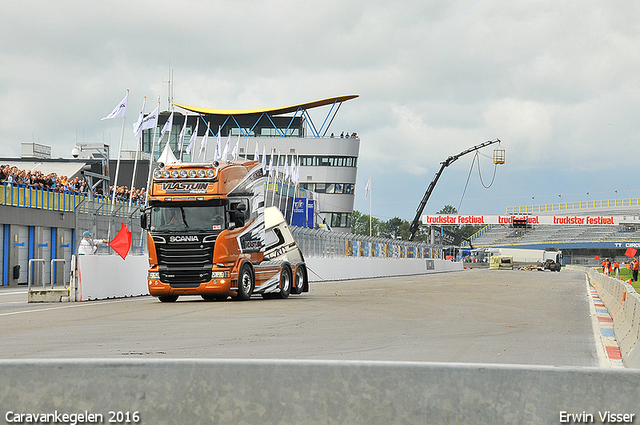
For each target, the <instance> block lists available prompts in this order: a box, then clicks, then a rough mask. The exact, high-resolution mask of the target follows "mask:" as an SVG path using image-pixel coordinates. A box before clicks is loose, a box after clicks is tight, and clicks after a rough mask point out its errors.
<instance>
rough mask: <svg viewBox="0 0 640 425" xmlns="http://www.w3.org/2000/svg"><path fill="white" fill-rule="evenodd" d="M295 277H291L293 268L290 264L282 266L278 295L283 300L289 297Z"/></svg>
mask: <svg viewBox="0 0 640 425" xmlns="http://www.w3.org/2000/svg"><path fill="white" fill-rule="evenodd" d="M292 280H293V279H292V278H291V269H290V268H289V267H288V266H285V267H283V268H282V272H281V273H280V292H279V293H278V296H279V297H280V298H282V299H283V300H286V299H287V298H289V294H290V293H291V286H292V285H293V281H292Z"/></svg>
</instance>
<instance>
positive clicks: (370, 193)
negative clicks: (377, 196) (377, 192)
mask: <svg viewBox="0 0 640 425" xmlns="http://www.w3.org/2000/svg"><path fill="white" fill-rule="evenodd" d="M369 181H371V176H369ZM372 193H373V191H372V190H371V185H369V236H371V198H372V197H373V196H372Z"/></svg>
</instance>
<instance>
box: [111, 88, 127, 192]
mask: <svg viewBox="0 0 640 425" xmlns="http://www.w3.org/2000/svg"><path fill="white" fill-rule="evenodd" d="M128 96H129V89H127V97H128ZM126 120H127V116H126V115H125V116H124V117H122V130H121V131H120V145H119V146H118V161H117V162H116V175H115V177H114V179H113V186H114V191H113V197H112V198H111V203H112V204H115V202H116V191H115V187H116V186H117V184H118V172H119V171H120V153H121V152H122V139H124V123H125V121H126Z"/></svg>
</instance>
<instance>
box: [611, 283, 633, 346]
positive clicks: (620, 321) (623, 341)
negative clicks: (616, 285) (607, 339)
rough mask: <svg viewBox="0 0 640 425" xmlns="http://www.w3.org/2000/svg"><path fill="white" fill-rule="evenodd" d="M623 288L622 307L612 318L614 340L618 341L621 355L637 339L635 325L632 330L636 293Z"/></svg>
mask: <svg viewBox="0 0 640 425" xmlns="http://www.w3.org/2000/svg"><path fill="white" fill-rule="evenodd" d="M624 285H626V286H628V287H629V288H628V289H631V287H630V286H629V285H627V284H626V283H625V284H624ZM625 289H626V291H625V292H624V301H623V302H622V309H621V310H620V311H619V315H618V317H617V318H614V321H613V326H614V330H615V333H616V340H617V341H618V345H619V346H620V351H621V352H622V353H623V356H624V353H625V352H626V351H628V350H629V349H630V348H631V347H632V346H633V345H634V344H635V343H636V342H637V340H638V333H637V326H636V332H635V333H634V332H633V328H634V324H635V325H637V323H636V310H637V309H638V301H637V300H638V294H636V293H635V292H631V291H629V290H628V289H627V288H625Z"/></svg>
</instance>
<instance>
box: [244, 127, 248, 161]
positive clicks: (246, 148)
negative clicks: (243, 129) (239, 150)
mask: <svg viewBox="0 0 640 425" xmlns="http://www.w3.org/2000/svg"><path fill="white" fill-rule="evenodd" d="M244 160H245V161H248V160H249V135H248V134H247V144H246V146H245V147H244Z"/></svg>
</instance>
